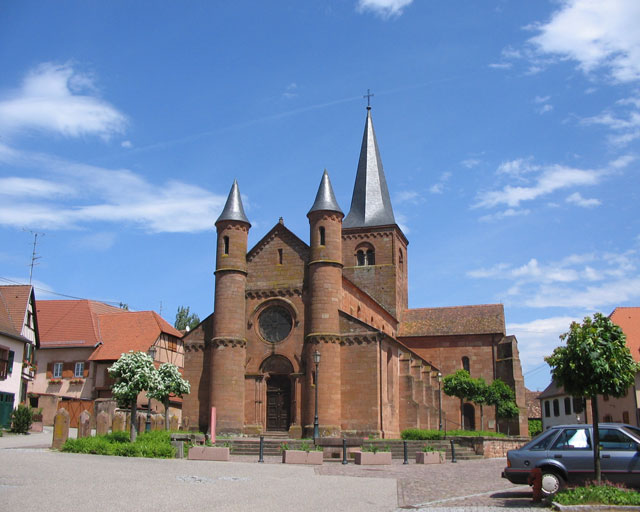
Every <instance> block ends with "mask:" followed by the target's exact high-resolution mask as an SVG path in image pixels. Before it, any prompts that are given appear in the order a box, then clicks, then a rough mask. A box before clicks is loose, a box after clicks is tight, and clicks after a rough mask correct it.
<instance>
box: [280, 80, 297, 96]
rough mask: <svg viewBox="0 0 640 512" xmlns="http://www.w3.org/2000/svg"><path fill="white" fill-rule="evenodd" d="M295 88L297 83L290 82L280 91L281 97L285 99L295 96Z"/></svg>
mask: <svg viewBox="0 0 640 512" xmlns="http://www.w3.org/2000/svg"><path fill="white" fill-rule="evenodd" d="M297 90H298V84H296V83H295V82H291V83H290V84H289V85H287V86H286V87H285V89H284V92H283V93H282V97H283V98H287V99H291V98H295V97H296V96H297V95H298V92H297Z"/></svg>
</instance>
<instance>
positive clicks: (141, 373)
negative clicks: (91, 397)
mask: <svg viewBox="0 0 640 512" xmlns="http://www.w3.org/2000/svg"><path fill="white" fill-rule="evenodd" d="M108 371H109V376H111V377H112V378H113V379H115V381H116V382H115V383H114V384H113V385H112V386H111V392H112V394H113V397H114V398H115V399H116V400H117V402H118V405H119V406H120V407H129V408H130V409H131V442H133V441H135V440H136V436H137V435H138V425H137V421H136V412H137V405H138V395H139V394H140V393H141V392H142V391H147V390H150V389H156V388H158V387H159V386H160V383H159V380H160V379H159V376H158V372H157V370H156V368H155V366H154V365H153V359H152V358H151V356H149V355H148V354H145V353H144V352H134V351H132V350H131V351H129V352H127V353H126V354H122V355H121V356H120V359H118V360H117V361H116V362H115V363H113V364H112V365H111V366H110V367H109V368H108Z"/></svg>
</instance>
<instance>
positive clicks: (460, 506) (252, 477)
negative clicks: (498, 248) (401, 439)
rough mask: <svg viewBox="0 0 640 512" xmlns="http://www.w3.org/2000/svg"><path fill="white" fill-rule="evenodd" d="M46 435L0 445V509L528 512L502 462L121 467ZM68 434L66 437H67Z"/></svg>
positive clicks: (271, 460)
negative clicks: (60, 448)
mask: <svg viewBox="0 0 640 512" xmlns="http://www.w3.org/2000/svg"><path fill="white" fill-rule="evenodd" d="M51 431H52V429H51V428H48V429H46V431H45V432H43V433H41V434H30V435H27V436H13V435H5V436H4V437H2V438H0V494H1V495H2V497H3V506H5V507H7V509H8V510H10V509H11V506H15V507H16V508H17V507H20V510H23V511H30V510H33V511H41V510H48V511H56V510H60V511H61V512H62V511H65V512H66V511H74V510H78V511H79V512H80V511H82V512H84V511H85V510H86V509H87V507H88V506H89V507H90V508H91V509H92V512H100V511H103V510H104V511H111V510H122V509H123V508H126V509H128V510H153V511H165V510H166V511H172V512H173V511H175V510H185V509H187V508H188V509H196V508H202V509H205V510H214V511H216V510H224V511H235V510H238V511H243V510H250V509H254V508H256V509H260V510H264V511H270V510H273V511H274V512H275V511H287V510H305V511H306V510H309V511H333V510H348V511H354V512H358V511H363V512H364V511H373V512H376V511H381V512H382V511H385V512H390V511H394V510H407V509H414V510H428V511H429V512H439V511H443V510H449V511H461V512H463V511H464V512H471V511H475V512H487V511H491V510H504V508H509V509H510V510H511V511H513V512H516V511H520V510H522V511H529V512H531V508H533V503H532V501H531V492H530V489H529V487H527V486H517V487H516V486H513V485H512V484H511V483H509V482H508V481H506V480H504V479H502V478H501V477H500V473H501V471H502V469H503V467H504V464H505V459H483V460H472V461H460V462H458V463H456V464H453V463H451V462H447V463H445V464H436V465H426V466H422V465H416V464H413V463H411V464H408V465H403V464H402V460H395V459H394V463H393V464H392V465H391V466H356V465H354V464H353V463H350V464H347V465H342V464H341V463H340V462H329V461H327V462H325V464H323V465H322V466H317V467H311V466H292V465H284V464H281V463H280V458H279V457H266V458H265V464H258V463H257V458H256V457H252V456H232V460H231V462H221V463H216V462H202V461H188V460H158V459H127V458H119V457H101V456H94V455H78V454H66V453H59V452H53V451H50V450H48V447H49V446H50V444H51ZM73 434H75V430H74V432H73Z"/></svg>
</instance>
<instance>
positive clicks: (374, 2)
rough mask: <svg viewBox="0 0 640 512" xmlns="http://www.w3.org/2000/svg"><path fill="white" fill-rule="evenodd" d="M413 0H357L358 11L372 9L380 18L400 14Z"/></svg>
mask: <svg viewBox="0 0 640 512" xmlns="http://www.w3.org/2000/svg"><path fill="white" fill-rule="evenodd" d="M412 2H413V0H358V6H357V9H358V11H361V12H362V11H372V12H373V13H375V14H377V15H378V16H380V17H381V18H384V19H387V18H390V17H392V16H400V15H401V14H402V10H403V9H404V8H405V7H407V6H408V5H410V4H411V3H412Z"/></svg>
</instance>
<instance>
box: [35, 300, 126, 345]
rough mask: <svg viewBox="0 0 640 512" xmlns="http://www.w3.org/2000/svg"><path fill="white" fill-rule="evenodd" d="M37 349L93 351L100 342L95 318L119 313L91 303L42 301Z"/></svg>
mask: <svg viewBox="0 0 640 512" xmlns="http://www.w3.org/2000/svg"><path fill="white" fill-rule="evenodd" d="M37 310H38V313H37V314H38V328H39V331H40V346H41V347H42V348H53V347H62V346H64V347H93V346H95V345H96V344H97V343H98V342H99V341H100V333H99V332H98V323H97V316H98V315H99V314H116V313H122V309H120V308H117V307H114V306H109V305H108V304H103V303H102V302H96V301H93V300H86V299H85V300H41V301H38V304H37Z"/></svg>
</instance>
